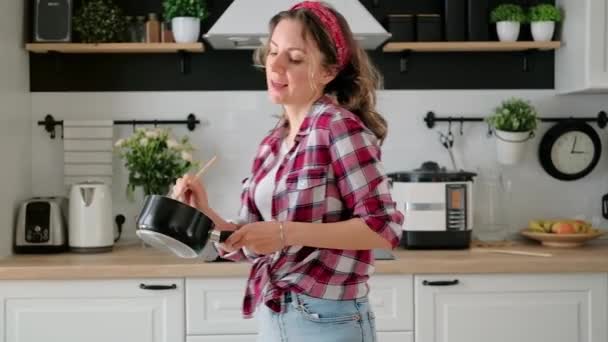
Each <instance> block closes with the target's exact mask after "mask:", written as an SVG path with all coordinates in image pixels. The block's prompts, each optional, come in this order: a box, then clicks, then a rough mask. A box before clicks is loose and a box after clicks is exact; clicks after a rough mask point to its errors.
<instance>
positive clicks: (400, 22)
mask: <svg viewBox="0 0 608 342" xmlns="http://www.w3.org/2000/svg"><path fill="white" fill-rule="evenodd" d="M388 27H389V31H390V33H391V34H392V37H391V41H393V42H411V41H414V38H415V36H414V16H413V15H412V14H389V15H388Z"/></svg>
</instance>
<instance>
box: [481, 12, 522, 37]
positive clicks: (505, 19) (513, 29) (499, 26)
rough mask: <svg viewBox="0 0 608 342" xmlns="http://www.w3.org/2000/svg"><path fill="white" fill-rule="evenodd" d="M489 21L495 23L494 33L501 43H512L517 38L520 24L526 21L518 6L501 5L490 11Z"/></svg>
mask: <svg viewBox="0 0 608 342" xmlns="http://www.w3.org/2000/svg"><path fill="white" fill-rule="evenodd" d="M490 21H491V22H493V23H496V33H497V34H498V39H499V40H500V41H501V42H514V41H517V38H519V29H520V26H521V23H523V22H525V21H526V14H525V12H524V10H523V8H522V7H521V6H519V5H516V4H502V5H498V6H497V7H496V8H494V9H493V10H492V12H491V13H490Z"/></svg>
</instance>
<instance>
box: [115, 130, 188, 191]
mask: <svg viewBox="0 0 608 342" xmlns="http://www.w3.org/2000/svg"><path fill="white" fill-rule="evenodd" d="M114 146H115V148H116V149H117V151H118V152H119V154H120V157H121V158H123V159H124V161H125V167H126V168H127V170H128V171H129V183H128V185H127V198H128V199H129V200H133V195H134V192H135V190H136V188H137V187H141V188H142V189H143V192H144V194H145V195H151V194H158V195H166V194H167V192H168V191H169V188H170V186H171V184H173V183H174V182H175V180H176V179H177V178H179V177H181V176H182V175H184V174H185V173H187V172H188V171H189V170H190V169H192V168H194V167H197V166H198V162H195V161H193V160H192V151H193V147H192V145H191V144H190V143H189V142H188V137H187V136H184V137H183V138H182V139H181V140H180V141H179V142H178V141H177V140H175V139H174V138H172V137H171V134H170V131H169V130H168V129H143V128H140V129H138V130H136V131H135V133H134V134H133V135H131V136H130V137H129V138H127V139H119V140H118V141H117V142H116V143H115V145H114Z"/></svg>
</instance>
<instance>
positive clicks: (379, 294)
mask: <svg viewBox="0 0 608 342" xmlns="http://www.w3.org/2000/svg"><path fill="white" fill-rule="evenodd" d="M369 286H370V293H369V301H370V304H371V306H372V310H374V314H375V315H376V330H377V331H411V330H413V329H414V277H413V276H411V275H384V274H376V275H373V276H372V277H371V278H370V281H369Z"/></svg>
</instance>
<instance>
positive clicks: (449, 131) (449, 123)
mask: <svg viewBox="0 0 608 342" xmlns="http://www.w3.org/2000/svg"><path fill="white" fill-rule="evenodd" d="M448 136H449V137H451V136H452V118H450V119H449V120H448Z"/></svg>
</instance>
